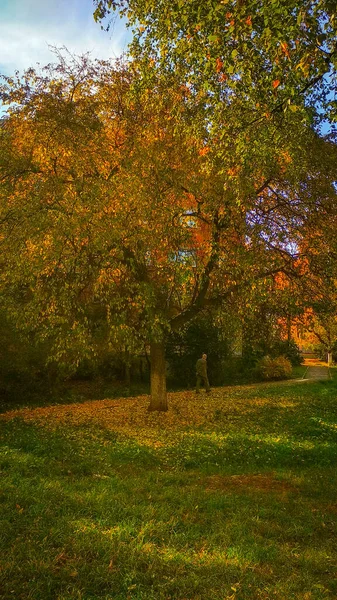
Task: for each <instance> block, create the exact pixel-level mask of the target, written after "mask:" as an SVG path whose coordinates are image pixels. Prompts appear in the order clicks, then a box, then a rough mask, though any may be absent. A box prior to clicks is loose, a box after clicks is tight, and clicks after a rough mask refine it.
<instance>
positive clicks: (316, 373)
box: [302, 358, 331, 381]
mask: <svg viewBox="0 0 337 600" xmlns="http://www.w3.org/2000/svg"><path fill="white" fill-rule="evenodd" d="M304 366H305V367H307V370H306V371H305V373H304V375H303V378H302V379H303V381H307V380H314V381H321V380H325V379H331V375H330V370H329V367H328V366H327V364H326V363H325V362H323V361H321V360H318V359H316V358H306V359H305V361H304Z"/></svg>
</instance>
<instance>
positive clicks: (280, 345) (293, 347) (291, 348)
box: [270, 340, 303, 367]
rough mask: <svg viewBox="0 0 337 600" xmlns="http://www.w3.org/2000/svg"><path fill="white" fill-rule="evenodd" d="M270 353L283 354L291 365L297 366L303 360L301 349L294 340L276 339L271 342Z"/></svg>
mask: <svg viewBox="0 0 337 600" xmlns="http://www.w3.org/2000/svg"><path fill="white" fill-rule="evenodd" d="M270 354H271V355H272V356H273V357H278V356H284V357H285V358H287V359H288V360H290V362H291V364H292V366H293V367H298V366H299V365H300V364H301V363H302V362H303V358H302V355H301V351H300V349H299V347H298V346H297V344H296V342H294V340H278V341H277V342H275V343H274V344H273V346H272V348H271V352H270Z"/></svg>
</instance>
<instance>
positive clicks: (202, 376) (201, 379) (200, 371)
mask: <svg viewBox="0 0 337 600" xmlns="http://www.w3.org/2000/svg"><path fill="white" fill-rule="evenodd" d="M195 369H196V375H197V385H196V390H195V391H196V393H197V394H199V393H200V385H202V386H204V387H205V388H206V392H207V393H209V392H210V391H211V388H210V385H209V381H208V376H207V354H203V355H202V357H201V358H199V359H198V360H197V364H196V365H195Z"/></svg>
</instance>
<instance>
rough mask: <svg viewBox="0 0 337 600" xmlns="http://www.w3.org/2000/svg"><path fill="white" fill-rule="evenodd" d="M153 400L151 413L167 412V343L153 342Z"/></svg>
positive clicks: (150, 407)
mask: <svg viewBox="0 0 337 600" xmlns="http://www.w3.org/2000/svg"><path fill="white" fill-rule="evenodd" d="M150 358H151V400H150V406H149V408H148V410H149V411H153V410H158V411H166V410H167V408H168V407H167V394H166V362H165V343H164V341H160V342H151V344H150Z"/></svg>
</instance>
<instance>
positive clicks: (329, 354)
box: [328, 350, 332, 367]
mask: <svg viewBox="0 0 337 600" xmlns="http://www.w3.org/2000/svg"><path fill="white" fill-rule="evenodd" d="M331 365H332V352H331V350H330V351H328V367H331Z"/></svg>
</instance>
